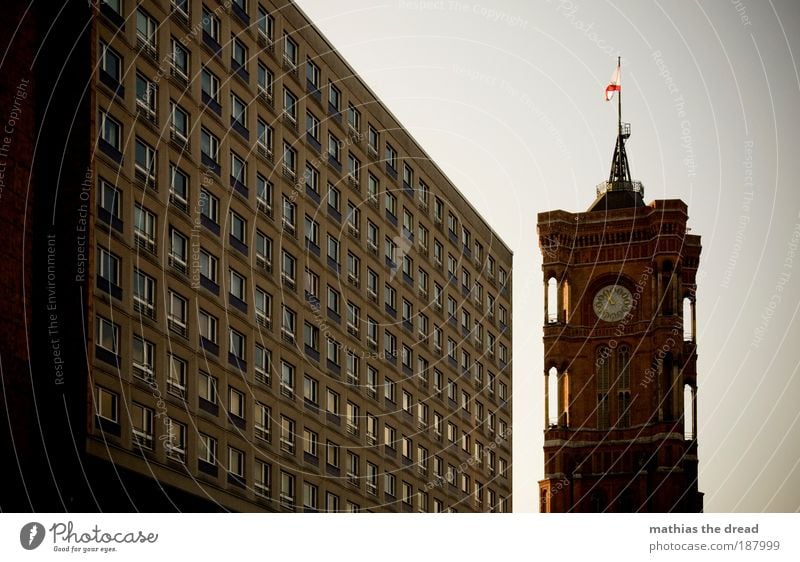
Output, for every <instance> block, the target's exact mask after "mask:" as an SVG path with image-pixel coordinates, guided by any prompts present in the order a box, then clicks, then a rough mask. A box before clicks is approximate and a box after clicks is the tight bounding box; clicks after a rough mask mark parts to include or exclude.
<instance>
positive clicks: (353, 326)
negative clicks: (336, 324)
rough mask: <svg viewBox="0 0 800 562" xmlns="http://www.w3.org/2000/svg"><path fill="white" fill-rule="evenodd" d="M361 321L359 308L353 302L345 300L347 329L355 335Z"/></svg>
mask: <svg viewBox="0 0 800 562" xmlns="http://www.w3.org/2000/svg"><path fill="white" fill-rule="evenodd" d="M360 323H361V309H360V308H359V307H358V306H357V305H355V304H354V303H352V302H350V301H348V302H347V331H348V332H349V333H351V334H352V335H355V336H357V335H358V331H359V324H360Z"/></svg>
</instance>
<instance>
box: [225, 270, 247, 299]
mask: <svg viewBox="0 0 800 562" xmlns="http://www.w3.org/2000/svg"><path fill="white" fill-rule="evenodd" d="M228 272H229V287H228V290H229V292H230V294H231V295H233V296H234V297H236V298H237V299H239V300H240V301H242V302H244V301H245V299H246V298H247V297H246V294H247V280H246V279H245V277H244V276H243V275H242V274H241V273H239V272H238V271H236V270H235V269H230V270H228Z"/></svg>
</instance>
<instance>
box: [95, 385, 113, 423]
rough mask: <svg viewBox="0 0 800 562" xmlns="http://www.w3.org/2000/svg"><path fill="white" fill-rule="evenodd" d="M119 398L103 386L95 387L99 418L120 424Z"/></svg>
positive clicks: (96, 411) (96, 410)
mask: <svg viewBox="0 0 800 562" xmlns="http://www.w3.org/2000/svg"><path fill="white" fill-rule="evenodd" d="M118 403H119V397H118V396H117V393H116V392H112V391H111V390H108V389H106V388H103V387H102V386H96V387H95V402H94V407H95V413H96V414H97V416H98V417H101V418H103V419H105V420H108V421H110V422H113V423H119V404H118Z"/></svg>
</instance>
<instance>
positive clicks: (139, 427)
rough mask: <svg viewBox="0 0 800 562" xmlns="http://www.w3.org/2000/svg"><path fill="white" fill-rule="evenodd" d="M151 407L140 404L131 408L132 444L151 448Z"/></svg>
mask: <svg viewBox="0 0 800 562" xmlns="http://www.w3.org/2000/svg"><path fill="white" fill-rule="evenodd" d="M153 415H154V413H153V409H152V408H148V407H146V406H142V405H141V404H136V403H134V404H133V407H132V408H131V426H132V432H133V442H134V444H136V445H138V446H139V447H142V448H143V449H150V450H152V449H153Z"/></svg>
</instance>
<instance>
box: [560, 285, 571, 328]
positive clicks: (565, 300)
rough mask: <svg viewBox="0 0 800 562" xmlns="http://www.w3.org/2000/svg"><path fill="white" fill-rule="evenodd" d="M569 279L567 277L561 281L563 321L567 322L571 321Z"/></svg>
mask: <svg viewBox="0 0 800 562" xmlns="http://www.w3.org/2000/svg"><path fill="white" fill-rule="evenodd" d="M569 300H570V299H569V280H567V279H566V278H565V279H564V280H563V281H561V321H562V322H564V323H565V324H566V323H567V322H569V306H570V302H569Z"/></svg>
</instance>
